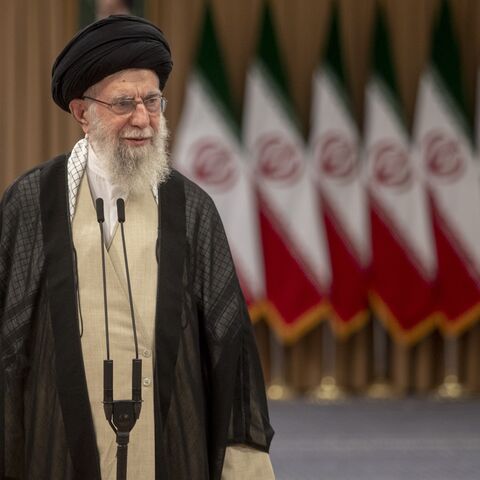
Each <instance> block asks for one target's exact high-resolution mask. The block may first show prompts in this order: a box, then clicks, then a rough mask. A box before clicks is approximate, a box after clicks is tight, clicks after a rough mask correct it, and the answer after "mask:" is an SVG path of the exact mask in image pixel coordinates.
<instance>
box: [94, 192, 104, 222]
mask: <svg viewBox="0 0 480 480" xmlns="http://www.w3.org/2000/svg"><path fill="white" fill-rule="evenodd" d="M95 209H96V210H97V222H98V223H103V222H104V221H105V215H104V213H103V198H97V199H96V200H95Z"/></svg>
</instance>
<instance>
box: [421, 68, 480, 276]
mask: <svg viewBox="0 0 480 480" xmlns="http://www.w3.org/2000/svg"><path fill="white" fill-rule="evenodd" d="M446 95H448V94H447V93H445V92H444V91H443V89H442V88H441V87H440V86H439V81H438V80H437V79H436V78H435V75H434V73H433V71H432V70H430V71H429V72H427V73H426V74H425V75H424V76H423V77H422V80H421V83H420V90H419V94H418V98H419V100H418V104H417V119H416V135H415V138H416V150H417V162H419V163H420V162H421V165H420V167H421V168H422V170H423V172H424V175H425V178H426V181H427V182H428V185H429V187H430V188H431V190H432V193H433V194H434V197H435V200H436V204H437V205H438V208H439V210H440V213H441V215H442V218H443V219H444V220H445V221H446V222H447V223H448V225H449V228H450V231H451V233H453V235H454V236H455V238H456V241H457V242H458V245H460V246H461V247H462V249H463V251H464V253H465V254H466V256H467V259H468V260H469V261H472V262H473V263H474V268H475V270H476V272H477V273H479V274H480V241H479V239H480V183H479V172H478V165H477V164H476V163H475V162H474V161H473V152H472V150H471V147H470V142H469V140H468V138H467V137H466V135H465V133H464V131H463V129H462V128H461V125H460V124H459V123H458V122H457V116H456V115H455V114H454V112H453V111H452V109H451V108H450V106H449V105H450V104H449V102H448V99H447V98H446Z"/></svg>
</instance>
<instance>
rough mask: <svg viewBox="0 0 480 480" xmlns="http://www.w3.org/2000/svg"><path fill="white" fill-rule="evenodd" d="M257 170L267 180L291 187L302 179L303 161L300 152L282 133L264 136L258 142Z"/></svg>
mask: <svg viewBox="0 0 480 480" xmlns="http://www.w3.org/2000/svg"><path fill="white" fill-rule="evenodd" d="M255 147H256V152H257V170H258V173H260V175H261V176H262V177H263V178H264V179H265V180H271V181H274V182H275V183H277V184H283V185H291V184H293V183H295V182H296V181H297V180H298V178H299V177H300V175H301V173H302V170H303V161H302V157H301V155H300V152H299V151H298V149H297V148H295V146H294V145H293V143H291V142H289V141H288V140H287V139H285V138H283V136H282V135H281V133H268V134H266V135H262V136H261V137H260V138H259V139H258V140H257V142H256V145H255Z"/></svg>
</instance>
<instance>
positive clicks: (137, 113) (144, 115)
mask: <svg viewBox="0 0 480 480" xmlns="http://www.w3.org/2000/svg"><path fill="white" fill-rule="evenodd" d="M130 125H132V126H133V127H139V128H145V127H148V126H149V125H150V115H149V113H148V111H147V109H146V108H145V105H144V104H143V103H142V102H138V103H137V105H136V106H135V110H134V111H133V112H132V114H131V116H130Z"/></svg>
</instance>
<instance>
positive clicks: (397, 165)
mask: <svg viewBox="0 0 480 480" xmlns="http://www.w3.org/2000/svg"><path fill="white" fill-rule="evenodd" d="M372 161H373V166H372V177H373V178H372V180H373V181H374V182H375V183H377V184H379V185H381V186H384V187H390V188H395V189H399V190H408V189H409V188H410V186H411V184H412V170H411V168H410V161H409V157H408V152H407V151H406V150H405V148H404V147H403V146H402V145H400V144H399V143H396V142H393V141H390V140H385V141H382V142H378V143H377V144H376V145H375V146H374V147H373V153H372Z"/></svg>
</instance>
